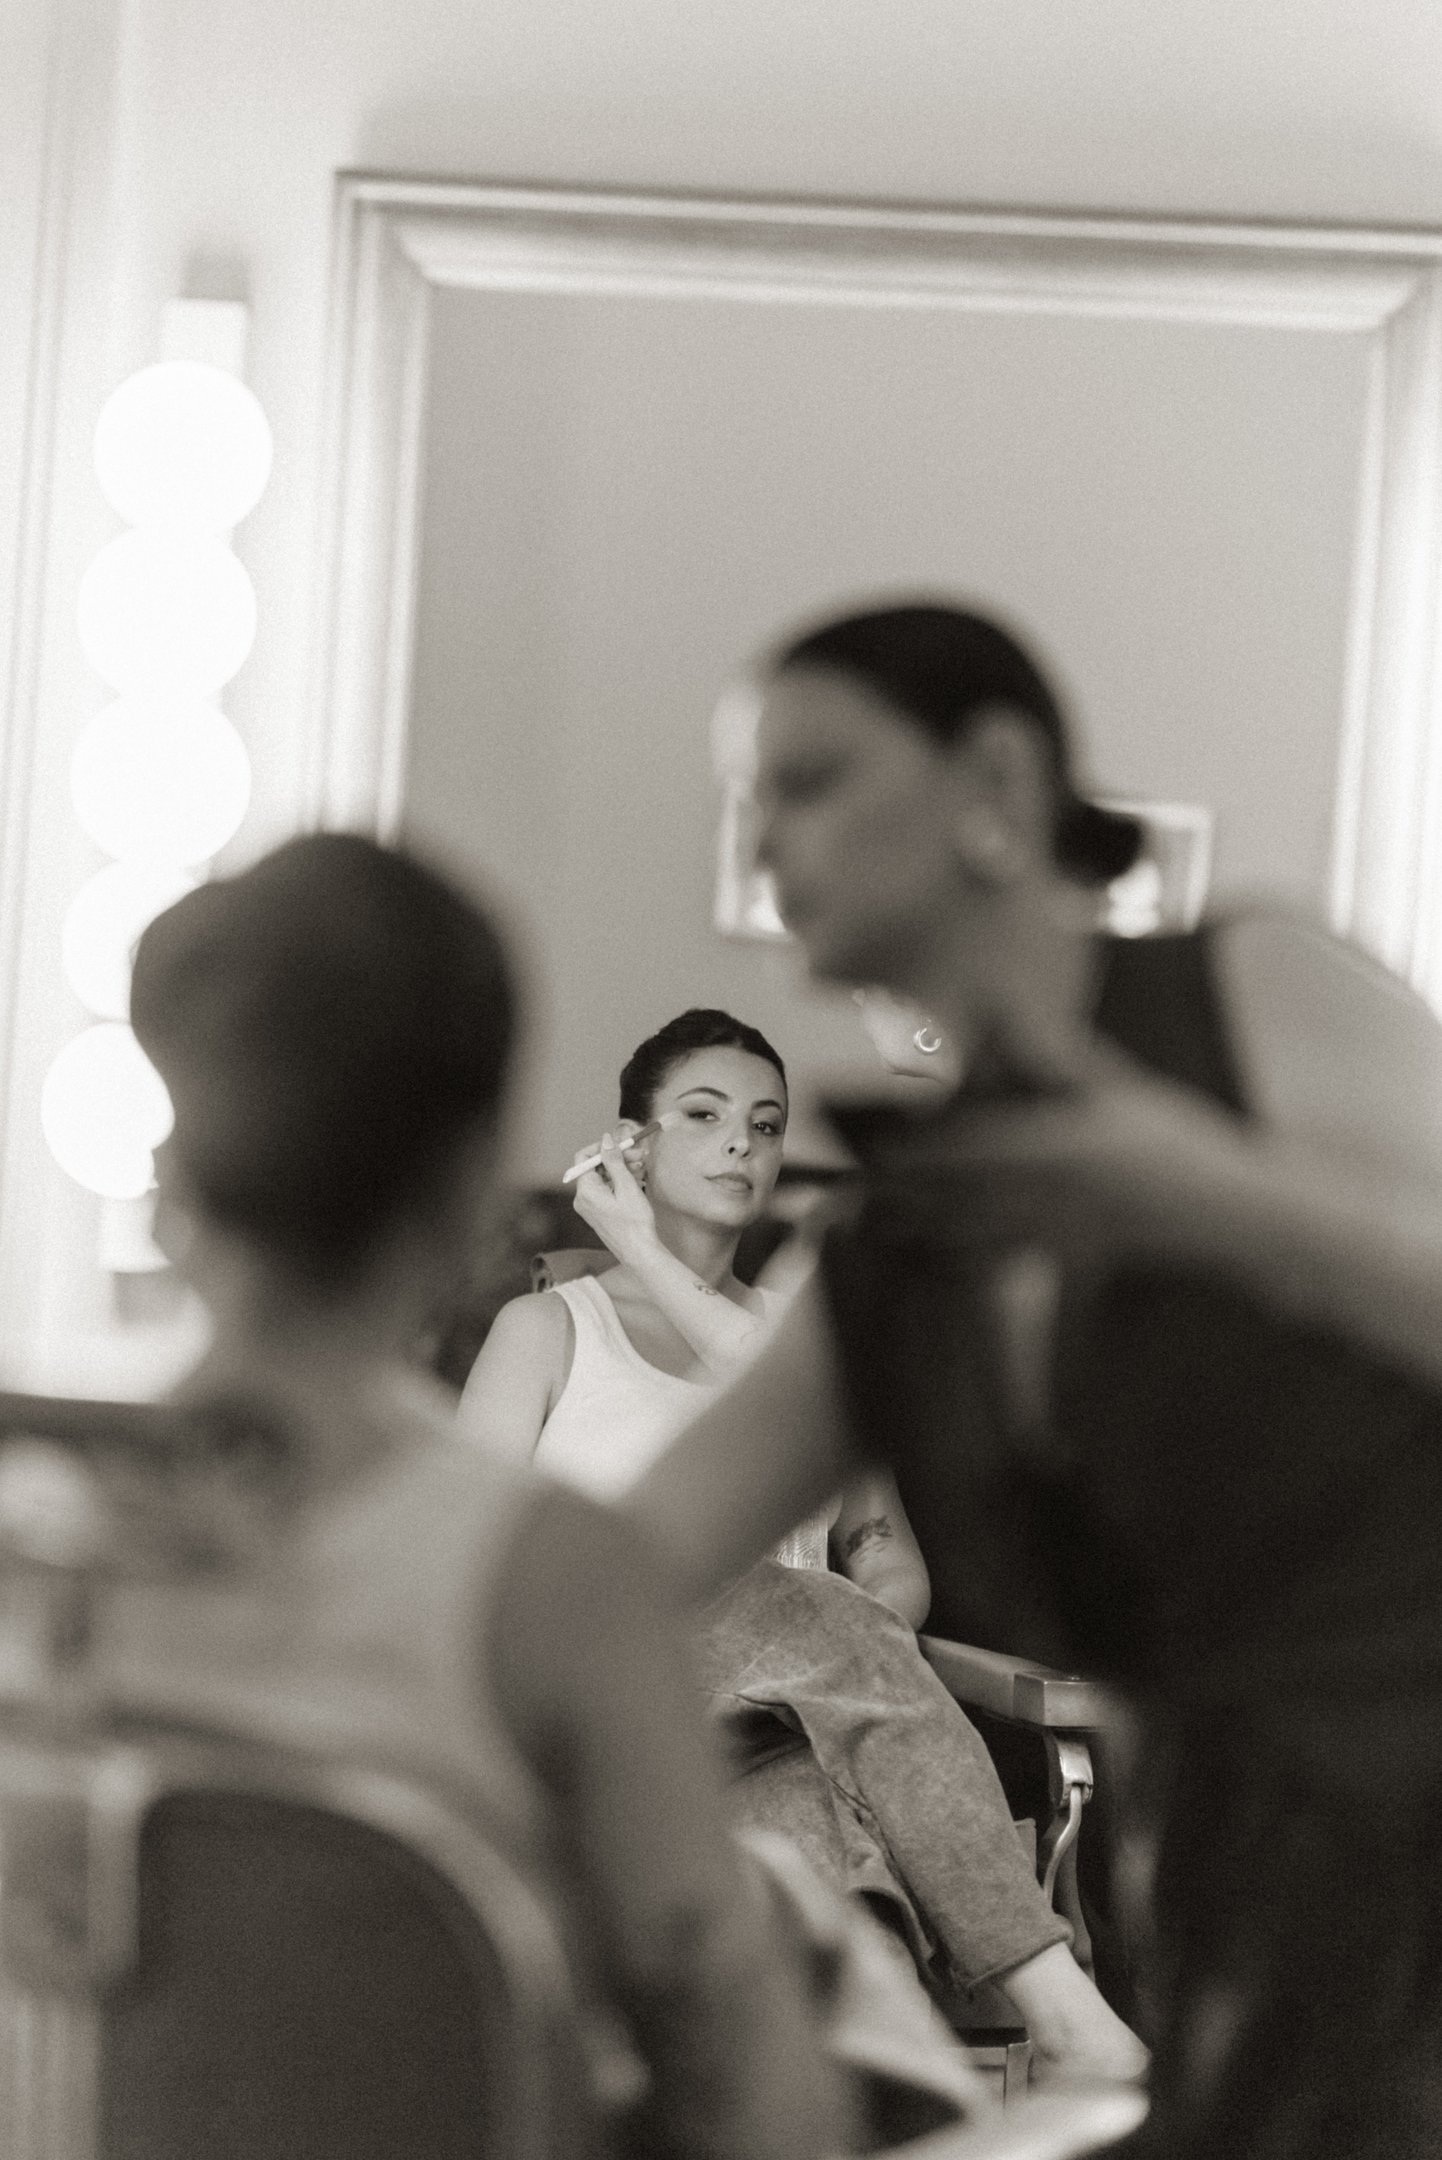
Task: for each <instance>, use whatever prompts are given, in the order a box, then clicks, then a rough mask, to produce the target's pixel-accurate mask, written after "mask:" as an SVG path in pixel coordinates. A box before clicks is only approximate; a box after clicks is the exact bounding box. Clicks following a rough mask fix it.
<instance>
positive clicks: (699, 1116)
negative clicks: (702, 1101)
mask: <svg viewBox="0 0 1442 2160" xmlns="http://www.w3.org/2000/svg"><path fill="white" fill-rule="evenodd" d="M686 1115H687V1117H688V1118H695V1119H696V1121H697V1122H698V1123H702V1122H704V1121H705V1120H706V1119H707V1118H713V1117H715V1115H716V1113H715V1111H714V1110H688V1111H687V1112H686Z"/></svg>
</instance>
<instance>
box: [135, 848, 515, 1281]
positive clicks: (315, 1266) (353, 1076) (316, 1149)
mask: <svg viewBox="0 0 1442 2160" xmlns="http://www.w3.org/2000/svg"><path fill="white" fill-rule="evenodd" d="M131 1022H132V1025H133V1026H134V1029H135V1033H136V1035H137V1037H138V1038H139V1041H140V1043H141V1046H142V1048H143V1049H144V1050H145V1051H146V1052H147V1054H148V1055H149V1056H150V1057H151V1058H152V1059H153V1061H154V1063H155V1065H156V1066H157V1067H158V1069H159V1071H160V1074H161V1077H162V1079H163V1080H164V1081H165V1083H166V1085H167V1087H168V1088H169V1090H170V1096H171V1101H172V1103H173V1105H174V1109H175V1129H174V1133H173V1135H172V1138H171V1140H170V1142H169V1146H170V1147H172V1148H173V1149H174V1151H175V1154H176V1157H177V1159H178V1161H179V1162H180V1164H181V1167H182V1169H183V1172H184V1176H185V1179H186V1182H187V1184H188V1185H189V1186H190V1188H191V1190H192V1191H193V1192H194V1193H195V1194H196V1196H197V1198H198V1199H199V1200H200V1201H201V1203H202V1204H203V1206H204V1207H205V1208H206V1209H207V1210H208V1211H209V1212H210V1214H212V1215H213V1216H214V1217H215V1218H216V1220H217V1221H219V1222H223V1223H225V1224H227V1225H229V1226H230V1227H232V1228H234V1229H236V1230H240V1231H243V1232H245V1233H246V1234H248V1235H250V1236H251V1237H253V1238H254V1239H255V1240H256V1241H257V1242H259V1243H261V1244H263V1245H264V1246H266V1247H267V1249H269V1250H270V1251H272V1252H273V1253H274V1254H275V1255H276V1256H277V1257H279V1258H282V1259H284V1260H285V1261H286V1262H288V1263H289V1264H290V1265H292V1266H294V1267H295V1268H297V1269H298V1270H301V1271H303V1272H304V1273H306V1274H308V1275H310V1276H312V1277H314V1278H317V1279H320V1280H328V1281H335V1280H337V1279H339V1278H343V1277H344V1276H345V1275H346V1274H347V1273H348V1272H349V1271H350V1270H351V1269H353V1268H354V1267H355V1266H356V1265H357V1264H358V1263H359V1262H360V1261H361V1260H363V1259H364V1257H365V1256H366V1254H367V1253H368V1252H369V1251H370V1250H371V1248H372V1247H373V1245H374V1244H375V1242H376V1241H377V1239H378V1238H379V1237H380V1236H382V1235H383V1234H384V1232H385V1231H386V1230H387V1228H388V1227H390V1226H391V1225H392V1224H393V1223H394V1222H395V1221H396V1220H398V1218H399V1217H400V1216H401V1215H402V1214H403V1213H404V1212H405V1210H406V1209H407V1207H408V1206H409V1205H411V1204H412V1203H413V1202H415V1201H418V1200H420V1199H422V1198H424V1197H425V1196H426V1195H427V1194H428V1193H429V1192H431V1191H433V1190H439V1189H440V1185H441V1182H442V1180H443V1179H444V1176H445V1174H446V1171H447V1168H448V1166H449V1164H450V1162H451V1160H452V1158H453V1153H454V1150H455V1148H456V1146H457V1145H458V1144H459V1142H460V1141H461V1139H462V1138H463V1137H464V1136H465V1134H466V1133H467V1132H469V1131H472V1130H474V1129H475V1128H476V1127H477V1126H478V1125H485V1124H487V1123H494V1121H495V1119H496V1117H497V1115H498V1113H499V1109H500V1104H501V1099H502V1095H503V1092H504V1087H505V1080H506V1074H507V1070H508V1067H509V1062H510V1053H511V1046H512V1040H513V1036H514V1033H515V994H514V990H513V986H512V981H511V974H510V968H509V965H508V963H507V960H506V955H505V952H504V949H503V947H502V945H501V942H500V939H499V937H498V936H497V934H496V932H495V930H494V929H493V928H492V927H491V924H490V923H489V922H488V921H487V919H486V917H485V916H484V914H482V912H481V911H480V909H479V908H478V907H476V906H475V905H474V904H473V903H472V902H471V901H470V900H468V899H467V898H466V897H465V896H464V895H463V894H462V893H460V892H459V891H458V890H456V888H455V887H454V886H452V885H450V884H449V883H447V881H446V880H445V879H444V878H442V877H440V876H438V875H437V874H436V872H435V871H433V870H431V869H430V868H428V867H427V866H426V865H425V864H424V863H422V862H420V861H418V860H417V859H416V858H415V857H414V856H411V855H409V854H406V853H404V852H402V851H401V850H400V849H397V848H387V847H382V846H380V845H378V844H377V843H376V842H375V841H372V840H367V839H364V838H362V837H361V836H360V835H358V834H353V833H315V834H311V835H309V836H307V837H305V838H302V839H298V840H292V841H289V842H287V843H286V845H284V846H283V847H279V848H277V849H276V850H275V851H274V852H273V853H272V854H270V855H267V856H265V857H264V858H263V859H262V860H261V861H260V862H258V863H256V864H255V865H254V867H253V868H252V869H249V870H247V871H245V872H243V873H242V874H241V875H240V876H238V877H231V878H219V879H216V880H214V881H212V882H211V883H210V884H208V885H203V886H201V887H200V889H199V890H198V891H196V892H193V893H190V894H188V895H187V896H186V897H185V899H183V900H181V901H179V902H178V903H177V904H176V906H174V907H172V908H169V909H167V911H166V912H165V913H164V914H163V915H161V916H159V917H157V919H156V920H155V921H154V922H153V923H152V924H151V925H150V926H149V928H148V929H147V930H146V931H145V934H144V935H143V937H142V938H141V940H140V944H139V948H138V950H137V953H136V957H135V970H134V980H133V984H132V989H131Z"/></svg>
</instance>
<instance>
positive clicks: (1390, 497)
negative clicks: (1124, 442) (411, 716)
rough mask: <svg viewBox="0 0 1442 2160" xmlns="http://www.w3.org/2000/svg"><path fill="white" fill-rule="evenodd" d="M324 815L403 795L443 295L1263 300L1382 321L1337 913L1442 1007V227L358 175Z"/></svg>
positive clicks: (1368, 323) (1138, 308)
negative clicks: (438, 305) (431, 339)
mask: <svg viewBox="0 0 1442 2160" xmlns="http://www.w3.org/2000/svg"><path fill="white" fill-rule="evenodd" d="M332 260H333V273H334V275H333V286H332V295H331V315H330V329H329V350H328V394H327V412H326V421H325V444H324V451H325V461H326V463H325V487H324V493H323V508H322V521H321V532H320V535H319V567H320V573H321V580H322V585H321V589H322V592H323V594H324V608H323V617H322V624H321V630H320V633H319V638H318V652H317V671H316V684H315V695H314V697H313V699H312V701H311V713H312V715H313V718H312V722H311V727H312V734H311V738H310V742H309V744H308V753H309V757H308V776H309V781H308V790H307V814H308V816H309V817H310V819H311V820H312V821H313V822H326V823H341V824H347V825H356V826H362V827H366V828H369V829H373V830H377V831H379V832H381V833H383V834H387V835H392V834H394V833H395V832H396V830H397V828H398V826H399V824H400V820H401V816H402V811H403V802H402V792H403V786H404V775H405V764H406V735H407V725H408V714H407V700H408V695H409V685H410V675H411V649H412V640H413V634H414V615H415V600H416V592H415V585H416V571H417V560H416V557H417V538H418V526H419V509H420V504H419V484H420V457H421V441H422V429H423V417H424V406H425V392H426V375H427V364H428V325H429V316H430V301H431V296H432V294H433V293H434V292H435V291H437V290H439V289H442V288H445V287H466V288H471V289H491V290H503V289H508V290H523V291H530V292H539V291H559V292H568V293H578V292H627V293H636V294H656V293H664V292H676V291H688V292H693V293H696V292H700V293H705V294H708V295H711V296H714V297H724V298H728V299H734V300H736V301H737V302H740V303H746V302H758V301H761V302H784V303H788V304H798V305H830V306H838V305H840V306H878V307H916V308H929V309H935V308H962V309H970V310H983V311H1000V312H1005V313H1011V314H1017V313H1043V314H1067V315H1093V316H1095V315H1103V316H1108V317H1113V318H1123V319H1133V320H1149V321H1168V322H1198V323H1206V324H1219V323H1220V324H1237V325H1251V326H1262V327H1273V328H1287V329H1292V330H1300V331H1304V332H1308V333H1311V334H1315V335H1317V336H1321V337H1336V336H1343V337H1360V338H1364V339H1366V340H1367V341H1368V346H1369V367H1368V370H1367V380H1368V387H1367V393H1366V397H1367V403H1366V411H1365V414H1364V415H1363V416H1362V417H1363V421H1364V443H1365V452H1364V457H1363V460H1362V469H1361V472H1360V475H1359V487H1358V498H1357V518H1356V529H1355V533H1354V537H1353V574H1352V599H1351V613H1350V621H1349V624H1348V633H1347V663H1346V671H1345V677H1346V679H1345V690H1344V695H1343V712H1342V724H1341V733H1340V742H1341V750H1340V756H1339V761H1338V769H1337V781H1336V789H1335V797H1334V819H1333V834H1332V846H1331V873H1330V911H1331V918H1332V922H1333V925H1334V927H1335V928H1337V929H1338V930H1340V931H1342V932H1344V933H1346V934H1349V935H1352V936H1355V937H1356V938H1357V939H1359V941H1360V942H1361V943H1362V944H1364V945H1365V946H1367V947H1368V948H1369V949H1370V950H1371V951H1372V952H1374V953H1376V954H1377V955H1378V956H1379V957H1380V958H1381V959H1383V960H1385V961H1386V962H1387V963H1388V964H1389V965H1390V966H1392V967H1394V968H1396V969H1397V970H1398V971H1399V972H1401V973H1402V974H1404V975H1405V976H1407V977H1408V978H1409V979H1410V980H1411V981H1412V982H1413V983H1414V984H1416V986H1417V987H1418V988H1419V989H1420V990H1422V991H1423V992H1424V994H1425V995H1427V996H1428V997H1429V998H1430V999H1431V1000H1432V1002H1433V1003H1434V1005H1437V1006H1438V1007H1439V1008H1442V636H1439V623H1442V232H1434V231H1422V230H1412V229H1392V230H1387V229H1365V228H1360V227H1346V226H1341V227H1327V226H1320V225H1284V224H1277V223H1242V222H1238V223H1229V222H1219V221H1217V220H1195V221H1193V220H1187V219H1179V218H1157V219H1146V218H1136V217H1109V216H1104V215H1094V214H1083V215H1069V214H1062V213H1054V212H1031V211H1017V210H968V209H953V208H947V207H945V206H936V205H915V206H907V205H897V204H877V203H838V202H820V201H807V200H796V201H783V200H772V199H767V198H762V197H755V196H735V197H713V196H705V195H697V194H649V193H639V192H635V191H612V190H605V189H577V188H564V187H555V188H546V187H533V186H517V185H510V184H506V183H502V182H482V181H476V182H468V181H434V180H416V179H404V178H392V177H388V176H385V175H376V174H365V173H352V174H342V175H341V176H340V177H339V180H338V183H337V191H336V201H335V235H334V247H333V257H332Z"/></svg>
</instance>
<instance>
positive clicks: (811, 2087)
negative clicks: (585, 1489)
mask: <svg viewBox="0 0 1442 2160" xmlns="http://www.w3.org/2000/svg"><path fill="white" fill-rule="evenodd" d="M538 1302H539V1300H538ZM494 1610H495V1611H496V1612H497V1613H498V1614H500V1615H502V1616H503V1618H504V1625H497V1626H495V1627H493V1628H492V1629H491V1630H490V1631H489V1632H488V1636H487V1639H486V1641H485V1643H484V1646H483V1647H484V1654H485V1658H486V1665H487V1671H488V1677H489V1680H490V1691H491V1698H492V1699H493V1700H494V1701H496V1702H498V1704H499V1707H500V1710H501V1714H502V1716H503V1718H504V1720H505V1723H506V1726H507V1728H508V1730H509V1732H510V1733H511V1735H512V1737H513V1739H514V1740H515V1742H516V1745H517V1747H518V1748H519V1749H520V1751H521V1753H522V1755H523V1756H524V1757H525V1759H526V1761H527V1762H528V1763H529V1765H530V1766H531V1768H532V1770H533V1771H534V1773H535V1775H536V1777H537V1779H538V1781H539V1783H540V1784H541V1786H542V1788H543V1789H544V1790H545V1792H546V1793H547V1795H548V1796H549V1799H550V1803H551V1810H552V1815H553V1823H554V1845H555V1857H556V1862H557V1866H558V1869H559V1871H560V1873H561V1876H562V1880H563V1883H564V1884H565V1887H566V1888H567V1890H568V1891H569V1893H570V1895H571V1898H572V1900H573V1903H574V1908H575V1910H576V1911H577V1912H578V1913H579V1914H580V1915H582V1916H583V1924H584V1929H585V1933H586V1934H587V1935H588V1936H589V1938H590V1940H591V1942H592V1944H593V1947H594V1950H595V1954H596V1959H597V1963H598V1966H599V1968H600V1980H601V1986H602V1991H603V1994H604V1996H605V1997H606V1999H607V2000H609V2001H610V2002H612V2003H614V2004H615V2005H616V2006H617V2007H618V2008H619V2009H620V2010H621V2012H622V2014H623V2015H624V2016H625V2018H626V2020H627V2023H628V2024H629V2026H630V2028H631V2030H632V2032H633V2033H634V2035H635V2037H636V2041H637V2044H638V2046H639V2048H640V2051H641V2054H642V2056H643V2057H644V2059H645V2062H646V2065H647V2067H648V2069H649V2071H650V2073H651V2089H650V2092H649V2094H648V2095H647V2097H646V2098H645V2100H644V2102H643V2104H642V2107H641V2110H640V2115H641V2119H640V2120H639V2121H636V2122H633V2123H631V2124H629V2125H628V2126H627V2130H626V2131H623V2134H622V2137H621V2139H620V2141H619V2142H620V2143H621V2145H622V2147H623V2149H624V2150H625V2151H627V2152H628V2153H629V2152H636V2153H640V2152H644V2153H646V2154H649V2155H652V2156H654V2160H661V2156H662V2155H667V2156H674V2160H681V2156H684V2160H828V2156H831V2155H834V2154H837V2153H840V2152H842V2151H849V2150H852V2149H853V2147H852V2144H851V2141H850V2139H849V2138H848V2136H847V2134H846V2132H847V2124H846V2121H845V2116H846V2112H847V2111H846V2104H845V2103H846V2094H845V2091H844V2089H843V2088H842V2086H841V2084H840V2082H839V2080H838V2078H837V2076H836V2074H835V2072H834V2070H833V2069H832V2068H831V2066H830V2065H829V2064H828V2062H827V2061H826V2059H825V2057H824V2055H823V2052H822V2048H821V2044H820V2038H819V2032H818V2028H817V2025H816V2022H815V2020H814V2019H813V2018H812V2016H811V2015H810V2014H809V2011H808V2007H807V2002H806V1998H805V1995H804V1992H803V1978H802V1975H801V1973H800V1972H799V1971H797V1970H796V1969H795V1967H794V1964H793V1962H792V1961H790V1960H789V1959H788V1957H787V1955H786V1951H785V1947H784V1945H783V1944H782V1943H781V1942H780V1941H778V1940H777V1939H775V1938H774V1936H773V1933H772V1929H771V1926H770V1923H769V1918H768V1914H767V1911H766V1909H765V1906H764V1902H763V1901H762V1900H761V1899H760V1898H759V1896H758V1895H757V1894H756V1891H757V1886H756V1885H755V1884H754V1883H752V1882H751V1881H749V1879H748V1877H747V1874H746V1872H745V1867H744V1863H743V1861H742V1858H741V1856H740V1854H739V1853H738V1852H737V1850H736V1847H735V1845H734V1844H733V1842H732V1840H731V1838H730V1837H729V1835H728V1812H727V1808H726V1804H725V1799H724V1796H723V1792H722V1787H721V1781H720V1777H719V1775H718V1769H717V1764H716V1762H715V1760H714V1758H713V1756H712V1753H711V1749H710V1746H709V1743H708V1740H707V1736H706V1734H705V1732H704V1730H703V1727H702V1721H701V1717H700V1714H699V1711H698V1707H697V1705H698V1700H699V1698H698V1695H697V1690H696V1681H695V1677H694V1675H693V1673H692V1672H691V1670H690V1667H689V1665H688V1664H687V1662H686V1656H685V1646H686V1640H687V1630H686V1628H685V1627H684V1625H683V1624H682V1615H681V1614H680V1612H679V1610H678V1609H677V1606H676V1601H675V1594H674V1590H673V1588H672V1586H671V1585H670V1584H669V1583H668V1582H667V1580H666V1578H665V1576H664V1574H663V1572H662V1570H661V1569H660V1568H658V1567H657V1566H656V1565H655V1564H654V1560H653V1557H652V1555H651V1554H650V1553H649V1552H648V1551H647V1550H646V1548H645V1546H644V1545H643V1544H642V1543H641V1541H640V1540H639V1539H637V1538H636V1536H635V1534H634V1532H633V1531H631V1530H630V1528H629V1527H628V1526H627V1525H626V1524H624V1523H622V1522H620V1521H618V1520H617V1518H616V1513H615V1510H614V1509H612V1508H603V1507H601V1506H599V1505H597V1504H596V1503H595V1502H593V1501H589V1500H586V1499H584V1498H583V1497H582V1496H581V1495H580V1494H578V1493H572V1492H567V1491H566V1490H565V1489H564V1488H562V1487H560V1486H557V1487H555V1488H554V1489H552V1490H550V1491H543V1492H542V1494H541V1495H540V1496H539V1497H538V1498H537V1500H536V1502H535V1504H534V1505H533V1506H532V1507H531V1508H530V1509H529V1511H528V1512H527V1513H526V1515H525V1516H524V1517H523V1519H522V1520H521V1522H520V1524H519V1525H518V1527H517V1530H516V1533H515V1536H514V1537H513V1539H512V1541H511V1543H510V1545H509V1546H508V1548H507V1551H506V1555H505V1561H504V1566H503V1571H502V1581H501V1584H500V1586H499V1591H498V1595H497V1598H496V1602H495V1607H494Z"/></svg>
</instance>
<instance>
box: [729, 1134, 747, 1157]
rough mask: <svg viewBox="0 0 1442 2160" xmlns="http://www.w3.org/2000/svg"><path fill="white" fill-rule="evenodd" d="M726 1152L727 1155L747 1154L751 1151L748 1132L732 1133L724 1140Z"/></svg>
mask: <svg viewBox="0 0 1442 2160" xmlns="http://www.w3.org/2000/svg"><path fill="white" fill-rule="evenodd" d="M726 1152H727V1154H728V1155H749V1154H750V1153H751V1134H750V1132H749V1131H747V1132H737V1133H732V1135H731V1137H730V1139H729V1140H728V1141H727V1142H726Z"/></svg>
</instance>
